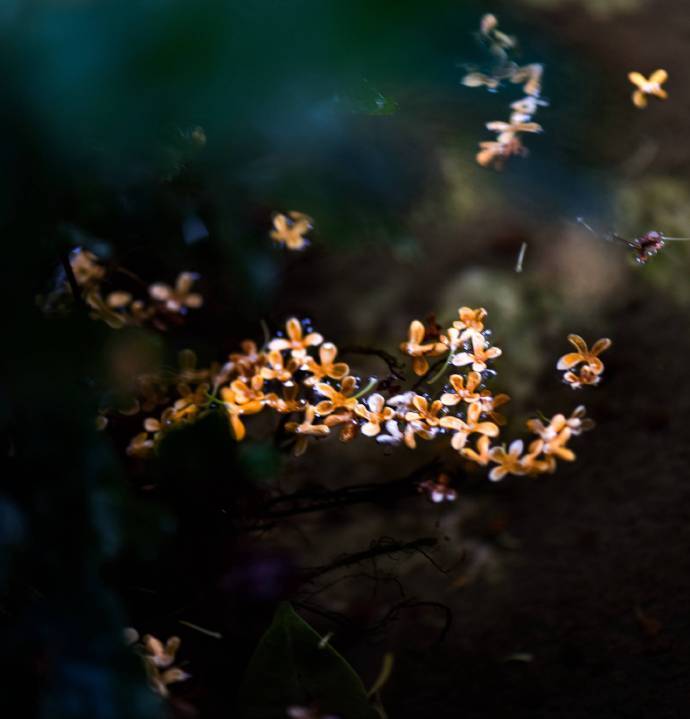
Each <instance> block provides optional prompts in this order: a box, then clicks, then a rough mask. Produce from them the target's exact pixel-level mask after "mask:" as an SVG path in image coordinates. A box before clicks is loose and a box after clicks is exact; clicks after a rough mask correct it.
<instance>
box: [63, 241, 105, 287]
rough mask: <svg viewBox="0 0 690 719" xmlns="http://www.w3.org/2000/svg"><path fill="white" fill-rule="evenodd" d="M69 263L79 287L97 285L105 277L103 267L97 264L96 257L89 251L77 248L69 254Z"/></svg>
mask: <svg viewBox="0 0 690 719" xmlns="http://www.w3.org/2000/svg"><path fill="white" fill-rule="evenodd" d="M69 263H70V265H71V267H72V272H73V273H74V279H75V280H76V281H77V284H78V285H80V286H86V285H90V284H98V282H99V281H100V280H102V279H103V278H104V277H105V267H103V265H101V264H99V259H98V257H97V256H96V255H95V254H94V253H93V252H91V251H90V250H85V249H83V248H82V247H78V248H77V249H76V250H74V251H73V252H72V253H71V255H70V258H69Z"/></svg>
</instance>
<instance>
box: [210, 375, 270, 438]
mask: <svg viewBox="0 0 690 719" xmlns="http://www.w3.org/2000/svg"><path fill="white" fill-rule="evenodd" d="M239 381H240V380H236V382H239ZM233 385H235V382H233V383H232V385H231V386H230V387H223V388H222V389H221V391H220V396H221V399H222V401H223V406H224V407H225V410H226V411H227V413H228V418H229V420H230V427H231V428H232V433H233V435H234V437H235V439H236V440H237V441H238V442H241V441H242V440H243V439H244V437H245V435H246V434H247V430H246V428H245V426H244V424H243V423H242V420H241V417H242V415H245V414H257V413H258V412H261V410H262V409H263V408H264V399H263V398H262V399H249V395H248V393H246V392H244V391H241V392H240V393H239V394H238V392H237V391H236V390H235V389H233ZM245 387H246V385H245Z"/></svg>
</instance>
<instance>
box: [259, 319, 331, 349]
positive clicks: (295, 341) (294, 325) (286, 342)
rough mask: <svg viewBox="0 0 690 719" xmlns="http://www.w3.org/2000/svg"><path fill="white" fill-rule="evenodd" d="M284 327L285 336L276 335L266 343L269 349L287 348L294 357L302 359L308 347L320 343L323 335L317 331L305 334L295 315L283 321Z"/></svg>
mask: <svg viewBox="0 0 690 719" xmlns="http://www.w3.org/2000/svg"><path fill="white" fill-rule="evenodd" d="M285 329H286V333H287V338H284V337H278V338H277V339H274V340H271V342H270V343H269V345H268V349H269V350H278V351H279V352H282V351H284V350H289V351H290V354H291V355H292V356H293V357H294V358H295V359H304V358H305V357H306V356H307V349H308V348H309V347H314V346H316V345H320V344H321V343H322V342H323V337H322V336H321V335H320V334H319V333H318V332H309V333H308V334H307V335H306V336H305V335H304V330H303V329H302V323H301V322H300V321H299V320H298V319H297V318H296V317H291V318H290V319H289V320H288V321H287V322H286V323H285Z"/></svg>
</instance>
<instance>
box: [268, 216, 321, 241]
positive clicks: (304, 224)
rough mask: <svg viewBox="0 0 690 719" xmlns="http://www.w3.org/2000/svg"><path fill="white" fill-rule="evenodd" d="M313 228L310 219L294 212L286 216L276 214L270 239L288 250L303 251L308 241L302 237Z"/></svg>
mask: <svg viewBox="0 0 690 719" xmlns="http://www.w3.org/2000/svg"><path fill="white" fill-rule="evenodd" d="M312 227H313V225H312V218H311V217H309V215H305V214H304V213H302V212H295V211H294V210H293V211H291V212H288V214H287V215H283V214H282V213H280V212H279V213H277V214H275V215H274V216H273V229H272V230H271V239H273V240H275V241H276V242H278V243H279V244H282V245H284V246H285V247H286V248H287V249H288V250H303V249H304V248H305V247H306V246H307V245H308V244H309V241H308V240H307V239H306V238H305V237H304V235H305V234H306V233H307V232H309V230H311V229H312Z"/></svg>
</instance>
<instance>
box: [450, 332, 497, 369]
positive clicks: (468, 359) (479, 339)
mask: <svg viewBox="0 0 690 719" xmlns="http://www.w3.org/2000/svg"><path fill="white" fill-rule="evenodd" d="M501 354H502V351H501V350H500V349H499V348H498V347H489V346H488V345H487V343H486V340H485V339H484V337H483V336H482V335H477V334H473V335H472V352H459V353H458V354H456V355H455V356H454V357H453V358H452V359H451V361H450V362H451V364H452V365H454V366H455V367H464V366H465V365H468V364H471V365H472V369H473V370H474V371H475V372H483V371H484V370H485V369H486V366H487V362H489V361H490V360H492V359H495V358H496V357H500V356H501Z"/></svg>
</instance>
